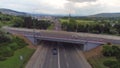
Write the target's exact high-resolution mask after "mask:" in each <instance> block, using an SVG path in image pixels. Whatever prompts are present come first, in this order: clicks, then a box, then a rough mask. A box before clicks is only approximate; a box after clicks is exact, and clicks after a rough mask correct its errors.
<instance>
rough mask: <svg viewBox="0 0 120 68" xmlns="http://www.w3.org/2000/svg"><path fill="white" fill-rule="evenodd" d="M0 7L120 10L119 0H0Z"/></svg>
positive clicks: (43, 10) (51, 11)
mask: <svg viewBox="0 0 120 68" xmlns="http://www.w3.org/2000/svg"><path fill="white" fill-rule="evenodd" d="M0 8H9V9H13V10H18V11H25V12H30V13H47V14H68V13H69V12H70V13H72V14H73V15H91V14H96V13H102V12H120V9H119V8H120V0H0Z"/></svg>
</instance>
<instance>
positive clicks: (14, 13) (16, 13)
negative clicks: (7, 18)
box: [0, 8, 29, 16]
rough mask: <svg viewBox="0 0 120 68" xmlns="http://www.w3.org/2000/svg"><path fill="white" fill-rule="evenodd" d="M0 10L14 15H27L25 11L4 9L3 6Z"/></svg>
mask: <svg viewBox="0 0 120 68" xmlns="http://www.w3.org/2000/svg"><path fill="white" fill-rule="evenodd" d="M0 12H1V13H3V14H8V15H14V16H27V15H29V14H27V13H25V12H19V11H14V10H11V9H4V8H1V9H0Z"/></svg>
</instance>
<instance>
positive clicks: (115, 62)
mask: <svg viewBox="0 0 120 68" xmlns="http://www.w3.org/2000/svg"><path fill="white" fill-rule="evenodd" d="M117 63H118V62H117V61H111V60H107V61H104V62H103V64H104V65H105V66H107V67H110V68H111V67H112V66H114V65H115V64H117Z"/></svg>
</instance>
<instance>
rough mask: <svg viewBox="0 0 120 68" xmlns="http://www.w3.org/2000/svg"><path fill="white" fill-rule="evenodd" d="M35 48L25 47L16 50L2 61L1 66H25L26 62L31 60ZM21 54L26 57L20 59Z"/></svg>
mask: <svg viewBox="0 0 120 68" xmlns="http://www.w3.org/2000/svg"><path fill="white" fill-rule="evenodd" d="M34 51H35V50H34V49H29V48H27V47H24V48H22V49H19V50H17V51H15V53H14V56H12V57H9V58H7V60H5V61H0V68H20V67H21V66H22V67H24V66H25V64H26V62H27V61H28V60H29V58H30V57H31V55H32V54H33V52H34ZM20 55H22V56H23V57H24V59H23V60H22V61H21V60H20Z"/></svg>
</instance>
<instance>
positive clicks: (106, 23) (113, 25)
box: [62, 19, 120, 35]
mask: <svg viewBox="0 0 120 68" xmlns="http://www.w3.org/2000/svg"><path fill="white" fill-rule="evenodd" d="M91 20H92V21H93V22H91V21H90V22H89V21H88V22H84V21H82V22H79V21H77V20H76V19H70V20H68V21H64V22H62V30H65V31H72V32H88V33H104V34H117V35H118V34H120V28H119V27H120V20H117V21H116V20H114V19H113V20H112V22H111V19H110V20H109V19H94V20H93V19H91Z"/></svg>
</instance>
